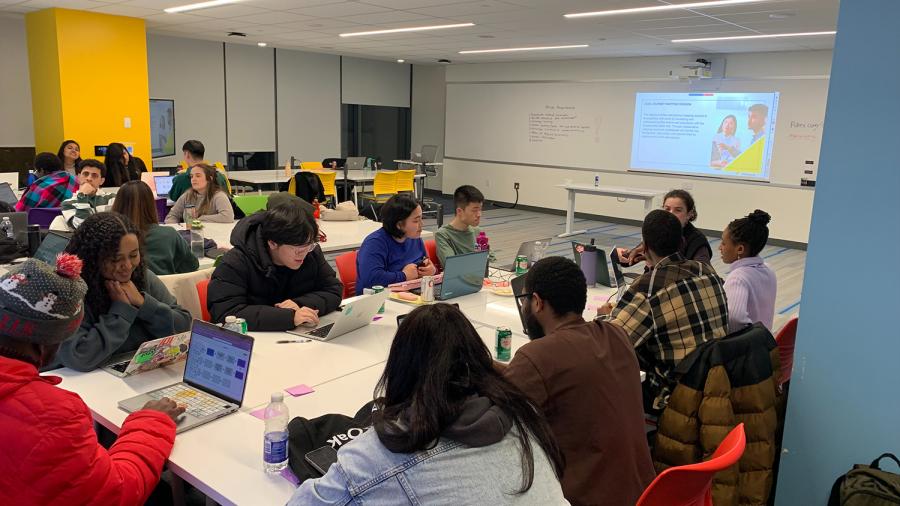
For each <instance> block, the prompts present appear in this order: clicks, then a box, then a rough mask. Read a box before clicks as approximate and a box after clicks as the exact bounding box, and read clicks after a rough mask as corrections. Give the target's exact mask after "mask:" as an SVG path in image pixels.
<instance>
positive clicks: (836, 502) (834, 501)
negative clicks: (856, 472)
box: [827, 474, 847, 506]
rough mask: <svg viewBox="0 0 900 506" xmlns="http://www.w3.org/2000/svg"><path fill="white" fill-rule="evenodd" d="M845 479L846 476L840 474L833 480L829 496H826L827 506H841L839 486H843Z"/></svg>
mask: <svg viewBox="0 0 900 506" xmlns="http://www.w3.org/2000/svg"><path fill="white" fill-rule="evenodd" d="M846 479H847V475H846V474H842V475H840V476H838V479H836V480H834V485H832V486H831V495H829V496H828V505H827V506H841V485H843V484H844V480H846Z"/></svg>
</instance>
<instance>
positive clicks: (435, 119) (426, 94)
mask: <svg viewBox="0 0 900 506" xmlns="http://www.w3.org/2000/svg"><path fill="white" fill-rule="evenodd" d="M445 77H446V67H444V66H443V65H413V67H412V139H411V141H410V148H411V149H412V151H413V152H416V151H418V150H419V148H421V147H422V145H424V144H436V145H437V147H438V151H437V156H436V157H435V161H437V162H440V161H441V160H443V159H444V114H445V111H446V95H447V94H446V86H445V85H444V82H445ZM442 177H443V171H442V170H438V171H437V177H429V178H428V184H427V188H429V189H435V190H440V189H441V187H442ZM451 191H452V190H451Z"/></svg>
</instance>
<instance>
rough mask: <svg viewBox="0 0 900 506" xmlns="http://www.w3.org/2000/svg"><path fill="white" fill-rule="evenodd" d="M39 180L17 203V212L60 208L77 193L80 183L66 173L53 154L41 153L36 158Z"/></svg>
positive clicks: (36, 171)
mask: <svg viewBox="0 0 900 506" xmlns="http://www.w3.org/2000/svg"><path fill="white" fill-rule="evenodd" d="M34 171H35V175H36V176H37V178H38V179H37V180H36V181H35V182H34V183H32V184H31V186H29V187H28V190H27V191H26V192H25V193H24V194H23V195H22V198H21V199H19V202H17V203H16V211H19V212H23V211H27V210H29V209H31V208H33V207H59V206H60V204H62V201H64V200H66V199H67V198H69V197H71V196H72V194H73V193H75V187H76V186H77V185H78V182H77V181H76V180H75V176H73V175H72V174H69V173H68V172H66V171H64V170H63V168H62V162H60V161H59V158H58V157H57V156H56V155H54V154H53V153H40V154H39V155H37V156H36V157H35V158H34Z"/></svg>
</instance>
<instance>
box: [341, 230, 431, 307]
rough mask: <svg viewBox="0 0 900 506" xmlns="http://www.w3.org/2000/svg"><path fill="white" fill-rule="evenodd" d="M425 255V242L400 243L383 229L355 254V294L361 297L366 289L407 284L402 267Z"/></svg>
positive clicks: (371, 236)
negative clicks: (392, 284) (400, 283)
mask: <svg viewBox="0 0 900 506" xmlns="http://www.w3.org/2000/svg"><path fill="white" fill-rule="evenodd" d="M424 256H425V243H424V242H422V239H406V240H405V241H403V242H397V241H396V240H394V238H393V237H391V235H390V234H388V233H387V232H385V230H384V229H383V228H379V229H378V230H376V231H374V232H372V233H371V234H369V235H368V236H367V237H366V238H365V240H363V243H362V246H360V247H359V252H358V253H357V255H356V295H361V294H362V291H363V288H372V287H373V286H375V285H381V286H385V287H386V286H387V285H390V284H391V283H399V282H401V281H406V274H403V268H404V267H406V266H407V265H409V264H417V263H419V262H420V261H421V260H422V257H424Z"/></svg>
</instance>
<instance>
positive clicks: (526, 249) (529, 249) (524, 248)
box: [497, 237, 553, 272]
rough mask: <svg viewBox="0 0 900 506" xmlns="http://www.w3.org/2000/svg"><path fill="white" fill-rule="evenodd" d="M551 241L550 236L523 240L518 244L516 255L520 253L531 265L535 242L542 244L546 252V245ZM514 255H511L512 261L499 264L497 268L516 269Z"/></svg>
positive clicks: (508, 270) (510, 270) (512, 270)
mask: <svg viewBox="0 0 900 506" xmlns="http://www.w3.org/2000/svg"><path fill="white" fill-rule="evenodd" d="M552 241H553V238H552V237H547V238H545V239H538V240H536V241H525V242H523V243H522V244H520V245H519V249H518V251H516V257H517V256H520V255H524V256H525V258H527V259H528V265H531V262H532V259H533V258H534V249H535V246H536V245H535V243H536V242H539V243H541V244H542V245H543V246H542V247H543V248H544V252H546V251H547V247H548V246H550V243H551V242H552ZM516 257H513V262H511V263H508V264H504V265H501V266H499V267H497V269H500V270H501V271H507V272H514V271H515V270H516V264H515V259H516Z"/></svg>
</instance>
